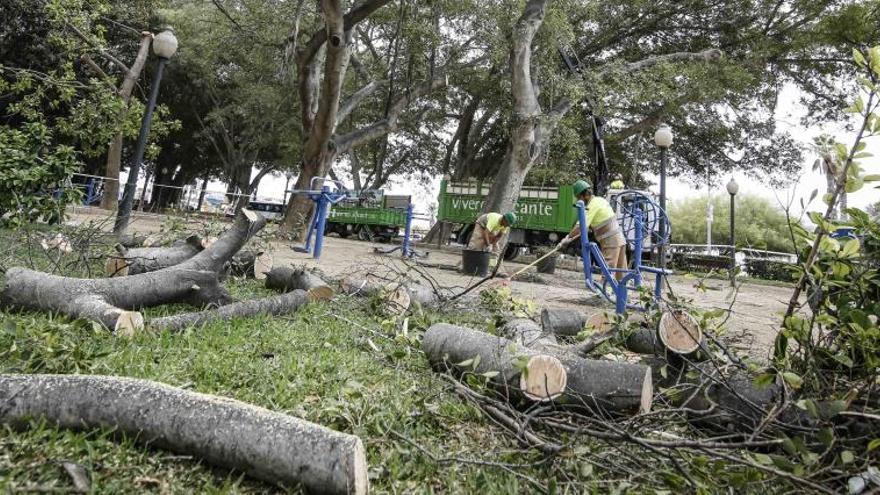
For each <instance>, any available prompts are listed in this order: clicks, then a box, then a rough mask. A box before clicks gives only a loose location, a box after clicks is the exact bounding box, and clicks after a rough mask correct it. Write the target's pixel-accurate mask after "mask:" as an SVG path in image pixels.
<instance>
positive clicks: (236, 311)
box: [148, 288, 327, 331]
mask: <svg viewBox="0 0 880 495" xmlns="http://www.w3.org/2000/svg"><path fill="white" fill-rule="evenodd" d="M326 296H327V294H326V293H322V292H321V291H320V288H319V289H317V290H315V291H314V292H312V291H308V292H307V291H304V290H295V291H292V292H286V293H284V294H281V295H278V296H273V297H266V298H262V299H252V300H250V301H240V302H235V303H232V304H227V305H226V306H220V307H219V308H216V309H209V310H206V311H198V312H195V313H182V314H177V315H173V316H165V317H162V318H153V319H152V320H150V321H149V323H148V326H149V327H150V328H154V329H156V330H169V331H179V330H183V329H185V328H190V327H197V326H202V325H206V324H208V323H213V322H216V321H230V320H232V319H233V318H242V317H248V316H257V315H271V316H278V315H285V314H290V313H293V312H296V311H297V310H298V309H299V308H301V307H302V306H303V305H305V304H306V303H308V302H309V301H315V300H318V299H325V298H326Z"/></svg>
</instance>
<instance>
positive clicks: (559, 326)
mask: <svg viewBox="0 0 880 495" xmlns="http://www.w3.org/2000/svg"><path fill="white" fill-rule="evenodd" d="M586 323H587V317H586V316H585V315H584V314H583V313H581V312H580V311H576V310H573V309H549V308H545V309H544V310H542V311H541V326H543V327H544V331H545V332H546V333H552V334H554V335H559V336H565V337H575V336H577V334H579V333H580V332H582V331H583V330H584V326H585V325H586Z"/></svg>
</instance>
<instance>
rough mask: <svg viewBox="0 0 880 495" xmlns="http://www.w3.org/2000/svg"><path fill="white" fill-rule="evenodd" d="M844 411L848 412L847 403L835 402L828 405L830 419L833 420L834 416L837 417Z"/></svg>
mask: <svg viewBox="0 0 880 495" xmlns="http://www.w3.org/2000/svg"><path fill="white" fill-rule="evenodd" d="M843 411H846V401H842V400H833V401H831V402H829V403H828V411H827V413H828V418H829V419H830V418H833V417H834V416H837V415H838V414H840V413H842V412H843Z"/></svg>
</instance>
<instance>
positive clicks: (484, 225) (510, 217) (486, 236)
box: [468, 211, 516, 252]
mask: <svg viewBox="0 0 880 495" xmlns="http://www.w3.org/2000/svg"><path fill="white" fill-rule="evenodd" d="M515 223H516V213H514V212H512V211H509V212H507V213H505V214H504V215H502V214H500V213H494V212H490V213H484V214H482V215H480V217H479V218H477V221H476V223H474V233H473V234H471V240H470V242H468V249H472V250H474V251H486V250H491V251H496V252H497V251H498V242H499V241H500V240H501V239H502V238H504V236H506V235H507V234H508V233H510V226H511V225H513V224H515Z"/></svg>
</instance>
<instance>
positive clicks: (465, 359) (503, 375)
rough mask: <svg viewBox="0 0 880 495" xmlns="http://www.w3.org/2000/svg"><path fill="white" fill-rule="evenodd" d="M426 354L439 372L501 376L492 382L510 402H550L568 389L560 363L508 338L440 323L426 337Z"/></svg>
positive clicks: (424, 340) (424, 343) (424, 346)
mask: <svg viewBox="0 0 880 495" xmlns="http://www.w3.org/2000/svg"><path fill="white" fill-rule="evenodd" d="M422 350H423V351H424V352H425V354H426V355H427V356H428V360H429V361H430V362H431V364H432V365H433V366H434V367H435V369H440V370H443V369H446V368H453V369H455V370H457V371H458V372H473V373H478V374H482V373H491V372H497V375H496V376H494V377H492V378H490V382H491V383H493V384H494V385H495V386H496V387H497V388H498V389H500V390H502V391H503V392H504V393H505V394H506V395H507V397H508V398H509V399H514V400H519V399H521V398H527V399H530V400H534V401H548V400H552V399H553V398H555V397H557V396H559V394H561V393H562V392H564V391H565V388H566V372H565V369H564V368H563V366H562V364H561V363H560V362H559V359H557V358H555V357H553V356H550V355H547V354H542V353H539V352H536V351H534V350H532V349H529V348H527V347H524V346H521V345H517V344H516V343H515V342H513V341H512V340H509V339H505V338H504V337H498V336H495V335H490V334H488V333H485V332H480V331H477V330H471V329H468V328H463V327H458V326H454V325H448V324H445V323H437V324H434V325H432V326H431V327H430V328H428V330H427V331H426V332H425V335H424V336H423V337H422ZM523 371H525V372H523Z"/></svg>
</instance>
